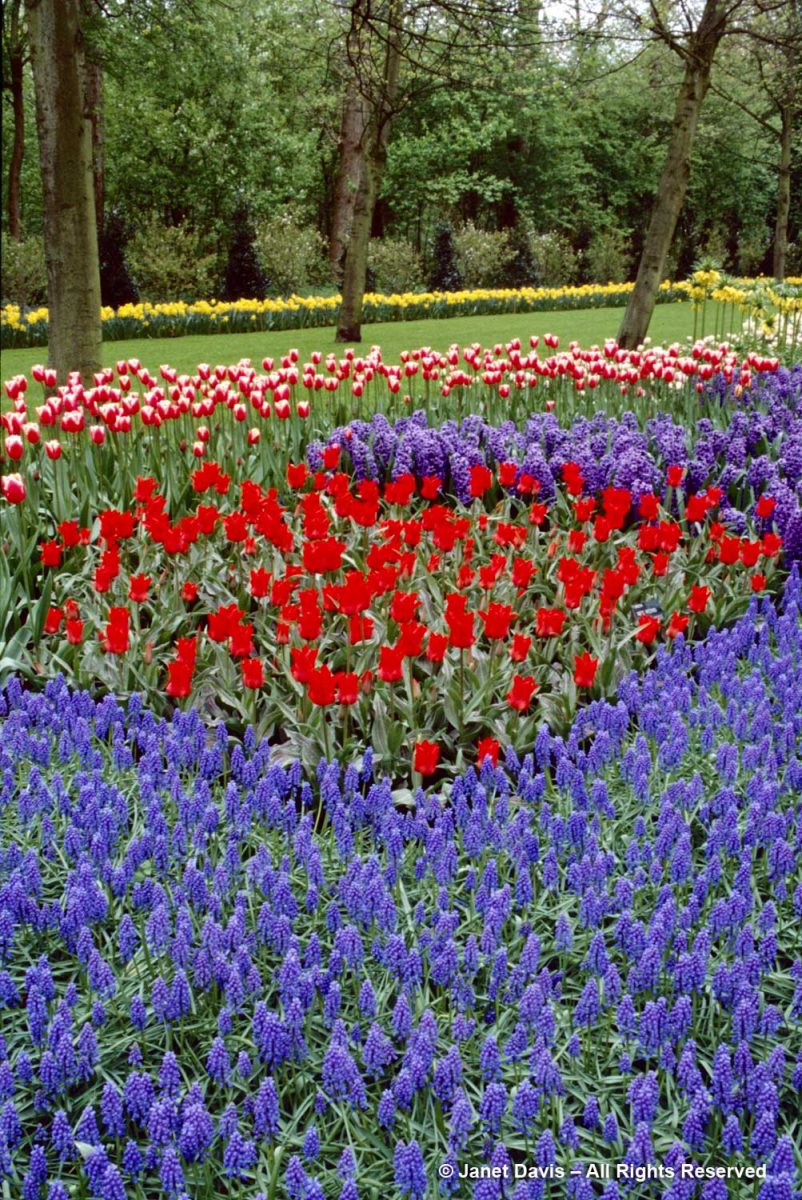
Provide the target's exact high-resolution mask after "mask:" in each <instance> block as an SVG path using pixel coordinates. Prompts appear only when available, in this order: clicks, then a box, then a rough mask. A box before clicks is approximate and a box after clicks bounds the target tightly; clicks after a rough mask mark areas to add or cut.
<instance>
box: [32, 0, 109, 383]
mask: <svg viewBox="0 0 802 1200" xmlns="http://www.w3.org/2000/svg"><path fill="white" fill-rule="evenodd" d="M25 9H26V15H27V19H28V29H29V33H30V42H31V64H32V67H33V81H34V90H35V94H36V125H37V133H38V138H39V161H40V167H41V172H42V187H43V195H44V233H45V265H46V267H47V300H48V308H49V313H50V315H49V325H48V330H49V331H48V355H49V361H50V365H51V366H53V367H55V368H56V371H57V373H58V376H59V379H60V380H61V381H63V380H64V379H65V378H66V375H67V373H68V372H69V371H80V372H81V375H82V376H83V377H84V378H88V377H90V376H91V374H92V372H94V371H96V370H97V369H98V368H99V366H100V356H101V324H100V270H99V264H98V243H97V226H96V220H95V192H94V176H93V170H92V124H91V120H90V118H89V115H88V106H87V97H86V86H85V79H86V71H85V57H84V36H83V31H82V28H81V0H25Z"/></svg>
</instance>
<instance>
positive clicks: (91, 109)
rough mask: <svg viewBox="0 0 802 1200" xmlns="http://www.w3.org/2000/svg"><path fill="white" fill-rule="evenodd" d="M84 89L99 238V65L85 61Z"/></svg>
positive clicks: (102, 196) (102, 188) (102, 187)
mask: <svg viewBox="0 0 802 1200" xmlns="http://www.w3.org/2000/svg"><path fill="white" fill-rule="evenodd" d="M84 87H85V89H86V111H87V115H88V117H89V123H90V125H91V129H92V185H93V190H94V193H95V219H96V222H97V232H98V237H100V234H101V233H102V232H103V211H104V208H105V200H106V168H105V158H104V139H105V122H104V119H103V71H102V68H101V66H100V63H97V62H92V61H90V60H89V59H87V60H86V66H85V80H84Z"/></svg>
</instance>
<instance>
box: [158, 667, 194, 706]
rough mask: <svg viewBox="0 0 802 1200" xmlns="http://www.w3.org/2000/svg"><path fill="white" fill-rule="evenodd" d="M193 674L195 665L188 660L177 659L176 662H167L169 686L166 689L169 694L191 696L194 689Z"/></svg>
mask: <svg viewBox="0 0 802 1200" xmlns="http://www.w3.org/2000/svg"><path fill="white" fill-rule="evenodd" d="M192 674H193V667H192V666H191V665H190V664H189V663H186V662H182V661H181V660H180V659H177V660H176V661H174V662H170V663H168V664H167V686H166V688H165V691H166V692H167V695H168V696H174V697H179V696H189V694H190V693H191V691H192Z"/></svg>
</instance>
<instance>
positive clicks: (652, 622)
mask: <svg viewBox="0 0 802 1200" xmlns="http://www.w3.org/2000/svg"><path fill="white" fill-rule="evenodd" d="M659 629H660V621H659V619H658V618H657V617H653V616H651V615H650V614H649V613H641V615H640V617H639V619H638V630H637V633H636V634H635V637H636V638H637V640H638V641H639V642H642V643H643V645H644V646H648V645H650V644H651V643H652V642H653V641H654V640H655V638H656V637H657V633H658V630H659Z"/></svg>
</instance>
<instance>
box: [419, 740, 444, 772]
mask: <svg viewBox="0 0 802 1200" xmlns="http://www.w3.org/2000/svg"><path fill="white" fill-rule="evenodd" d="M439 761H440V747H439V746H438V745H437V743H436V742H427V741H426V740H424V741H420V742H416V743H415V754H414V759H413V766H414V769H415V770H416V771H417V772H418V774H419V775H433V774H434V772H435V771H436V769H437V764H438V762H439Z"/></svg>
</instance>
